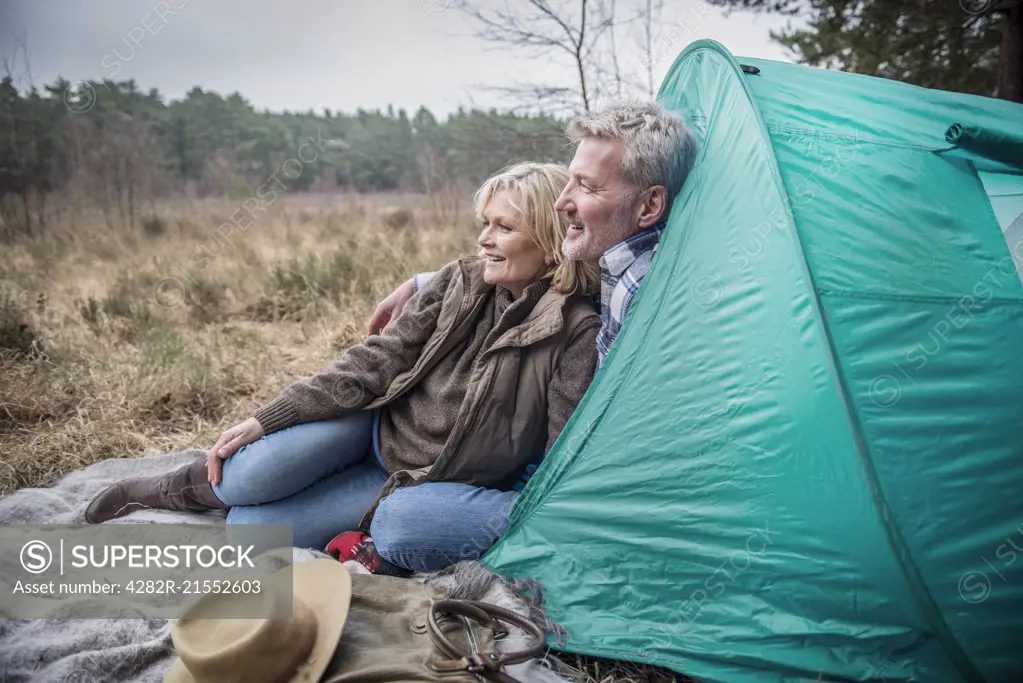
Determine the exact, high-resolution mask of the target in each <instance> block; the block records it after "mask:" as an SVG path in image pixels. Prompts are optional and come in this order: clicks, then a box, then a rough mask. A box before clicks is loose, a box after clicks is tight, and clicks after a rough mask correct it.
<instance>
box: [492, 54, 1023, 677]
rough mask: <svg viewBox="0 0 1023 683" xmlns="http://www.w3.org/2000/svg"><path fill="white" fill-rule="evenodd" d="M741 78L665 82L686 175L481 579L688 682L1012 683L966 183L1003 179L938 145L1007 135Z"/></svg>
mask: <svg viewBox="0 0 1023 683" xmlns="http://www.w3.org/2000/svg"><path fill="white" fill-rule="evenodd" d="M741 61H742V63H743V64H749V65H752V66H755V67H757V68H758V69H759V73H756V70H755V69H751V70H750V71H751V73H748V74H747V73H743V70H742V69H741V67H740V64H739V63H738V61H737V60H736V59H735V58H734V57H732V56H731V55H730V54H729V53H728V51H727V50H726V49H725V48H724V47H722V46H721V45H719V44H717V43H715V42H713V41H699V42H697V43H694V44H692V45H690V46H689V47H688V48H686V50H684V51H683V53H682V54H681V55H680V56H679V57H678V59H677V60H676V62H675V64H674V65H673V66H672V68H671V70H670V71H669V73H668V75H667V76H666V78H665V80H664V82H663V84H662V86H661V90H660V93H659V99H660V101H661V102H662V103H663V104H664V105H665V106H666V107H668V108H669V109H671V110H674V111H677V112H679V113H680V114H682V115H683V116H684V117H685V118H686V120H687V121H688V122H689V124H690V126H691V127H692V128H693V129H694V131H695V132H696V134H697V137H698V139H699V141H700V153H699V156H698V160H697V164H696V167H695V169H694V171H693V174H692V175H691V176H690V178H689V179H688V181H687V182H686V184H685V186H684V187H683V189H682V191H681V193H680V194H679V196H678V198H677V199H676V201H675V202H674V205H673V207H672V211H671V215H670V217H669V221H668V226H667V228H666V230H665V233H664V237H663V239H662V242H661V245H660V247H659V248H658V254H657V257H656V258H655V259H654V263H653V266H652V268H651V270H650V272H649V273H648V275H647V276H646V279H645V280H644V283H643V287H642V288H641V290H640V292H639V295H638V299H637V302H636V304H635V305H634V306H633V309H632V311H631V312H630V314H629V320H628V323H627V324H626V325H625V327H624V328H623V331H622V333H621V334H620V335H619V337H618V339H617V340H616V342H615V344H614V346H613V347H612V349H611V353H610V355H609V357H608V359H607V361H606V363H605V364H604V366H603V367H602V368H601V370H600V371H599V372H598V373H597V376H596V377H595V379H594V382H593V384H592V385H591V387H590V390H589V391H588V392H587V394H586V396H585V397H584V399H583V401H582V403H581V404H580V406H579V408H578V409H577V410H576V412H575V414H574V415H573V416H572V419H571V420H570V422H569V424H568V425H567V426H566V428H565V430H564V432H563V433H562V435H561V438H560V439H559V440H558V442H557V444H555V446H554V448H553V449H552V451H551V452H550V453H549V454H548V456H547V458H546V459H545V460H544V462H543V464H542V465H541V466H540V468H539V469H538V470H537V472H536V474H535V475H534V476H533V478H532V479H531V480H530V483H529V485H528V486H527V487H526V489H525V490H524V491H523V494H522V496H521V497H520V499H519V501H518V503H517V504H516V506H515V508H514V509H513V511H512V515H511V520H510V522H509V526H508V529H507V531H506V532H505V534H504V535H503V537H502V538H501V540H500V541H499V542H498V543H497V544H496V545H495V546H494V548H492V549H491V551H490V552H489V553H488V554H487V555H486V556H485V557H484V562H485V563H486V564H488V565H489V566H490V567H492V568H493V569H495V570H496V571H498V572H500V573H502V574H505V575H511V576H528V577H532V578H536V579H539V580H540V581H541V582H542V583H543V585H544V587H545V591H546V594H547V598H548V601H549V609H550V615H551V617H552V618H554V619H555V620H557V621H559V622H560V623H561V624H562V625H563V626H565V627H566V629H567V630H568V633H569V636H568V638H567V640H566V641H565V642H564V643H561V644H560V647H562V648H563V649H565V650H568V651H571V652H578V653H581V654H591V655H598V656H604V657H612V658H617V659H624V660H630V661H640V662H648V663H654V664H658V665H662V666H666V667H669V668H671V669H674V670H676V671H679V672H682V673H685V674H687V675H690V676H692V677H694V678H696V679H697V680H704V681H728V682H729V683H731V682H739V683H742V682H745V681H827V680H885V681H943V682H946V681H992V682H993V681H1015V680H1021V674H1023V653H1021V652H1020V651H1019V648H1018V641H1019V635H1020V633H1023V621H1021V617H1020V615H1021V614H1023V557H1020V558H1017V553H1016V551H1021V553H1023V496H1020V492H1019V491H1020V490H1019V486H1020V482H1021V481H1023V440H1021V428H1023V410H1021V408H1020V405H1019V400H1018V397H1019V395H1020V392H1021V390H1023V364H1020V363H1019V358H1020V354H1021V351H1023V285H1021V284H1020V280H1019V279H1018V278H1017V277H1016V273H1015V268H1014V265H1013V258H1012V253H1011V248H1012V247H1011V245H1009V244H1007V242H1006V239H1005V237H1004V236H1003V233H1002V230H1001V227H1000V225H999V221H998V219H997V218H996V216H995V213H994V209H993V207H992V201H991V200H990V198H989V197H988V194H987V192H986V191H985V186H984V183H983V182H982V181H981V179H980V177H979V176H978V173H980V172H985V173H1007V172H1008V173H1010V174H1023V160H1019V162H1020V163H1019V164H1018V165H1017V166H1013V165H1012V163H1009V164H1007V163H1006V161H1005V160H1004V159H989V158H987V157H985V156H983V155H980V154H977V153H976V152H975V151H974V152H965V151H964V150H959V149H954V150H951V152H950V150H949V145H948V143H947V142H946V140H945V139H944V136H945V132H946V130H947V129H948V128H949V126H950V125H952V124H954V123H957V122H968V123H969V126H971V127H974V128H976V129H980V130H985V131H990V132H991V134H992V135H996V136H997V135H1000V134H1003V133H1004V136H1005V137H1013V136H1016V137H1018V136H1019V135H1020V131H1021V126H1023V107H1021V106H1020V105H1018V104H1012V103H1007V102H1000V101H995V100H990V99H986V98H981V97H972V96H965V95H958V94H953V93H945V92H939V91H933V90H926V89H922V88H917V87H914V86H909V85H906V84H901V83H896V82H892V81H885V80H881V79H875V78H870V77H865V76H859V75H854V74H846V73H838V72H831V71H824V70H818V69H811V68H808V67H803V66H796V65H790V64H783V63H776V62H770V61H765V60H749V59H742V60H741ZM1011 161H1012V160H1010V162H1011ZM1021 248H1023V247H1021Z"/></svg>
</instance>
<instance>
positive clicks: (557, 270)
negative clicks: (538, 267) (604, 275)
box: [473, 162, 600, 294]
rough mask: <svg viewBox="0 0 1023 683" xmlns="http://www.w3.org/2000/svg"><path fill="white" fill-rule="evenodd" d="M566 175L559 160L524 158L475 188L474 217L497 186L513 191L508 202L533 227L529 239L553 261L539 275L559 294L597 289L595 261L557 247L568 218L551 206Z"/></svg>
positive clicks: (565, 229)
mask: <svg viewBox="0 0 1023 683" xmlns="http://www.w3.org/2000/svg"><path fill="white" fill-rule="evenodd" d="M569 177H570V176H569V173H568V169H567V168H566V167H565V166H562V165H561V164H539V163H533V162H525V163H521V164H513V165H512V166H508V167H506V168H504V169H503V170H501V171H500V172H498V173H497V174H495V175H493V176H491V177H490V178H488V179H487V181H486V182H484V183H483V185H482V186H481V187H480V189H478V190H477V191H476V194H475V196H474V197H473V200H474V202H475V205H476V217H477V218H480V219H481V220H482V219H483V210H484V209H486V207H487V204H489V203H490V200H491V199H492V198H493V197H494V195H495V194H497V193H498V192H500V191H501V190H509V191H511V192H513V193H515V194H516V195H517V196H514V197H511V198H509V202H510V203H511V205H512V206H514V207H515V208H516V209H518V210H519V212H520V213H521V214H522V217H523V219H524V220H525V222H526V225H528V226H530V227H531V228H532V229H533V241H534V242H536V244H537V245H538V246H539V247H540V248H541V249H543V253H544V258H545V260H547V261H549V262H550V263H552V264H553V265H551V267H550V268H548V269H547V272H546V273H544V275H543V277H544V278H551V288H552V289H554V291H556V292H561V293H562V294H596V293H597V292H598V291H599V290H600V269H599V268H597V266H596V264H592V263H586V262H585V261H573V260H570V259H568V258H567V257H566V256H565V255H564V254H563V253H562V251H561V244H562V242H564V241H565V235H566V234H568V218H567V217H566V216H565V214H563V213H560V212H558V211H555V210H554V203H555V202H556V201H557V200H558V196H559V195H561V191H562V190H563V189H564V187H565V185H567V184H568V180H569Z"/></svg>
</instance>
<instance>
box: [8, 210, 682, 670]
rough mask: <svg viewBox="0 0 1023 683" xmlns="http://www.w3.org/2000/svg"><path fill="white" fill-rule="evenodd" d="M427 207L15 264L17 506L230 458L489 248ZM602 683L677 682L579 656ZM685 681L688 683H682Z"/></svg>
mask: <svg viewBox="0 0 1023 683" xmlns="http://www.w3.org/2000/svg"><path fill="white" fill-rule="evenodd" d="M427 206H428V202H427V201H426V200H425V199H424V198H418V197H397V198H396V197H384V198H377V197H344V198H340V197H324V196H308V197H294V196H292V197H288V199H287V200H286V201H283V200H282V201H279V202H277V204H276V205H275V206H274V207H272V208H271V210H270V211H269V212H267V213H266V214H263V215H261V216H260V217H259V218H258V220H257V221H256V222H255V223H253V224H251V225H249V226H248V227H247V228H246V229H245V231H244V232H242V231H240V230H235V232H234V233H233V234H231V235H229V236H228V237H227V238H226V239H225V238H222V237H220V236H219V235H218V233H217V226H220V225H222V224H223V223H224V222H225V221H227V220H228V219H229V217H230V216H231V214H232V213H233V212H235V211H236V210H237V209H238V208H240V205H239V203H238V202H226V201H223V202H219V201H200V202H196V201H185V200H181V201H178V202H169V203H166V204H161V205H156V206H154V207H152V209H151V210H150V211H149V212H148V213H147V214H146V215H145V216H143V217H142V218H141V219H140V225H139V227H138V228H137V229H136V230H131V231H124V232H121V233H112V232H110V231H109V230H107V229H106V228H104V227H102V226H103V221H102V220H100V219H99V218H98V217H97V218H96V219H94V220H90V219H88V218H81V217H79V218H78V220H77V222H76V223H75V224H74V225H67V226H61V227H57V228H53V229H51V232H50V234H49V235H48V236H47V237H46V238H45V239H36V240H27V241H23V242H20V243H16V244H13V245H4V246H3V249H2V255H0V378H2V379H0V464H2V467H0V495H6V494H7V493H10V492H12V491H14V490H16V489H18V488H20V487H24V486H36V485H39V484H43V483H45V482H48V481H50V480H52V479H54V478H56V477H58V476H60V475H62V474H65V473H67V472H70V471H73V470H76V469H79V468H81V467H83V466H85V465H88V464H89V463H92V462H96V461H98V460H102V459H105V458H126V457H137V456H140V455H144V454H150V453H158V452H166V451H170V450H177V449H182V448H188V447H196V446H198V447H202V446H204V445H208V444H212V443H213V442H214V441H215V440H216V438H217V436H218V435H219V434H220V432H221V431H223V430H224V429H225V428H227V427H229V426H231V425H233V424H235V423H236V422H238V421H240V420H242V419H244V418H245V417H246V416H248V415H250V414H251V412H252V410H253V409H254V408H255V407H257V406H259V405H261V404H263V403H265V402H266V401H268V400H269V399H271V398H273V397H274V396H275V395H276V393H277V391H279V389H280V388H281V387H283V386H285V385H286V384H287V383H289V382H291V381H293V380H294V379H296V378H299V377H304V376H308V375H309V374H311V373H313V372H315V371H317V370H318V369H319V368H321V367H322V366H323V365H325V364H326V363H328V362H330V361H331V360H332V359H334V358H336V357H337V355H338V353H339V352H340V351H341V350H342V349H344V348H346V347H347V346H349V345H351V344H353V343H357V342H359V341H361V340H362V338H363V337H364V330H365V324H366V321H367V319H368V317H369V315H370V313H371V312H372V310H373V307H374V305H375V303H376V302H377V301H379V300H380V299H381V298H382V297H383V296H384V295H386V294H387V293H389V292H390V291H391V290H392V289H393V288H394V287H395V286H396V285H397V284H398V283H400V282H402V281H403V280H405V279H406V278H407V277H408V276H409V275H411V274H412V273H415V272H419V271H422V270H433V269H435V268H436V267H438V266H439V265H441V264H443V263H445V262H447V261H449V260H451V259H453V258H456V257H458V256H460V255H463V254H468V253H472V252H473V251H474V240H475V228H474V227H473V222H474V221H473V220H472V217H471V216H470V215H469V214H468V213H467V212H466V209H465V208H463V211H462V213H461V214H455V213H454V212H449V213H448V214H447V216H445V217H438V216H436V215H431V213H430V211H429V210H428V208H427ZM562 658H563V659H565V661H567V662H569V663H570V664H573V665H575V666H577V667H580V668H582V669H584V670H585V671H586V672H587V673H588V674H589V675H590V676H591V679H592V680H594V681H601V682H602V683H605V682H609V681H633V680H635V681H638V680H658V681H670V680H676V679H674V678H673V677H671V676H670V674H667V673H665V672H663V670H657V669H653V668H641V667H633V666H630V665H621V664H616V663H612V662H606V661H603V660H597V659H592V658H579V657H574V656H571V655H562ZM679 680H681V679H679Z"/></svg>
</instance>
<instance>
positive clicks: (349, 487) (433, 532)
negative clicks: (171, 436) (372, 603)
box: [213, 412, 518, 571]
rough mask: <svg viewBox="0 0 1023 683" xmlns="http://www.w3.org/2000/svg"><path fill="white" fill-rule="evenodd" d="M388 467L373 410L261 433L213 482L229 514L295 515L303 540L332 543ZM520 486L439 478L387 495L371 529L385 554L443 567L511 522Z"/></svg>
mask: <svg viewBox="0 0 1023 683" xmlns="http://www.w3.org/2000/svg"><path fill="white" fill-rule="evenodd" d="M387 476H388V475H387V471H386V470H385V469H384V467H383V465H382V463H381V462H380V461H379V459H378V457H377V455H376V453H375V452H374V449H373V413H370V412H359V413H354V414H352V415H348V416H345V417H342V418H338V419H336V420H323V421H319V422H307V423H305V424H300V425H296V426H294V427H289V428H287V429H282V430H281V431H279V432H274V433H273V434H269V435H267V436H264V437H263V438H261V439H259V440H258V441H254V442H253V443H250V444H248V445H246V446H244V447H243V448H241V449H240V450H239V451H238V452H237V453H235V454H234V455H232V456H231V457H230V458H228V459H227V460H225V461H224V468H223V475H222V477H221V481H220V483H219V484H216V485H214V486H213V491H214V492H215V493H216V494H217V497H218V498H220V500H221V501H223V502H224V504H225V505H228V506H230V510H229V511H228V514H227V523H228V524H291V525H292V527H293V530H294V536H293V543H294V545H296V546H298V547H301V548H319V549H322V548H324V547H325V546H326V545H327V543H329V542H330V539H331V538H333V537H334V536H336V535H337V534H339V533H341V532H343V531H348V530H350V529H355V528H357V527H358V525H359V522H360V521H361V519H362V517H363V515H364V514H365V513H366V510H368V509H369V506H370V505H371V504H372V502H373V500H374V499H375V498H376V496H377V494H378V493H379V492H380V489H381V487H382V486H383V484H384V482H385V481H387ZM517 495H518V494H516V493H515V492H513V491H494V490H490V489H482V488H478V487H475V486H469V485H467V484H455V483H447V482H436V483H429V484H422V485H420V486H417V487H413V488H407V489H399V490H398V491H396V492H394V493H393V494H391V495H390V496H387V497H386V498H384V499H383V500H382V501H381V503H380V506H379V507H378V508H377V512H376V514H375V515H374V518H373V523H372V525H371V528H370V534H371V535H372V536H373V540H374V541H375V543H376V545H377V550H378V551H379V553H380V555H381V557H383V558H384V559H386V560H388V561H390V562H392V563H394V564H396V565H398V566H400V567H405V568H406V569H411V570H414V571H433V570H436V569H441V568H443V567H445V566H447V565H449V564H451V563H453V562H457V561H458V560H464V559H475V558H477V557H479V556H481V555H482V554H483V553H484V552H485V551H486V550H487V549H488V548H489V547H490V546H491V545H492V544H493V543H494V541H496V540H497V538H498V536H500V535H501V533H502V532H503V531H504V529H505V526H506V525H507V520H508V513H509V512H510V511H511V507H512V505H513V504H514V502H515V498H516V497H517Z"/></svg>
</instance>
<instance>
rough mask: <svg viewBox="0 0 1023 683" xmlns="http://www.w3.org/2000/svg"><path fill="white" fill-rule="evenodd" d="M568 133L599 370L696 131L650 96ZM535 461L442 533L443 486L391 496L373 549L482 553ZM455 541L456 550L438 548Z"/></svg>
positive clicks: (395, 553)
mask: <svg viewBox="0 0 1023 683" xmlns="http://www.w3.org/2000/svg"><path fill="white" fill-rule="evenodd" d="M567 133H568V136H569V138H570V139H571V140H572V141H574V142H577V143H578V146H577V147H576V151H575V156H574V158H573V159H572V162H571V164H570V166H569V171H570V172H571V179H570V180H569V182H568V185H566V186H565V189H564V190H563V191H562V192H561V196H560V197H558V200H557V203H556V204H555V205H554V208H555V209H557V210H558V211H561V212H564V213H565V214H566V216H567V217H568V219H569V223H570V225H571V227H570V229H569V231H568V235H567V236H566V237H565V241H564V243H563V245H562V251H563V252H564V254H565V256H567V257H568V258H571V259H578V260H583V261H591V262H592V261H595V262H597V263H599V265H600V271H601V292H600V318H601V328H600V332H599V334H598V336H597V358H598V360H597V364H598V367H599V366H600V365H602V364H603V363H604V361H605V359H606V358H607V355H608V352H609V351H610V350H611V346H612V344H614V340H615V338H616V337H617V336H618V333H619V331H620V330H621V327H622V324H623V323H624V322H625V320H626V316H627V315H628V312H629V307H630V306H631V305H632V302H633V299H634V297H635V295H636V292H637V291H638V290H639V286H640V284H641V282H642V281H643V276H645V275H646V273H647V270H648V269H649V268H650V264H651V262H652V261H653V258H654V254H655V252H656V249H657V244H658V242H659V241H660V238H661V233H662V231H663V230H664V224H665V221H666V220H667V217H668V213H669V211H670V210H671V203H672V201H673V200H674V198H675V196H676V195H677V194H678V192H679V190H680V189H681V188H682V185H683V183H684V182H685V180H686V178H687V176H688V175H689V172H690V170H691V169H692V167H693V163H694V161H695V159H696V138H695V136H694V135H693V133H692V131H691V130H690V129H689V128H688V127H687V126H686V124H685V122H684V121H683V120H682V118H681V117H680V116H678V115H677V114H674V113H672V112H669V111H668V110H667V109H665V108H664V107H662V106H661V105H660V104H657V103H654V102H648V103H627V104H620V105H615V106H611V107H608V108H606V109H604V110H602V111H599V112H597V113H593V114H585V115H582V116H578V117H576V118H574V119H572V120H571V121H570V122H569V124H568V130H567ZM431 276H432V273H422V274H419V275H416V276H415V277H413V278H412V279H410V280H409V281H408V282H405V283H404V284H402V285H401V286H400V287H398V289H397V290H395V291H394V292H393V293H391V294H390V295H389V296H388V297H387V298H386V299H384V301H382V302H381V303H380V305H379V306H377V309H376V311H375V312H374V313H373V316H372V318H371V320H370V322H369V326H368V331H369V333H370V334H375V333H377V332H379V331H380V330H382V329H383V328H384V327H385V326H386V325H387V324H388V323H389V322H390V321H391V320H392V319H393V318H394V317H396V316H397V314H398V313H399V312H400V311H401V309H402V307H403V306H404V305H405V302H407V301H408V300H409V299H410V298H411V297H412V296H413V295H414V294H415V292H416V291H417V289H418V288H419V287H420V286H422V284H423V283H424V282H425V281H426V280H427V278H429V277H431ZM538 464H539V462H537V463H534V464H533V465H531V466H530V468H529V470H528V471H527V473H526V475H524V477H523V479H522V480H521V481H520V482H519V484H518V485H517V486H516V487H515V490H513V491H489V490H480V491H477V492H471V493H478V494H479V495H469V496H466V497H465V498H464V503H465V504H463V505H460V506H459V508H458V509H457V510H455V509H453V510H449V511H447V512H446V513H443V514H442V517H443V519H442V520H440V522H441V523H438V524H436V525H435V531H433V532H431V533H436V534H437V535H438V538H437V539H430V538H423V537H422V535H421V534H422V528H423V527H422V524H419V523H417V521H418V519H417V518H418V516H419V513H418V510H420V509H422V507H423V506H425V505H426V503H427V501H429V500H430V498H431V494H430V488H431V487H432V486H437V485H438V484H429V483H428V484H423V485H420V486H416V487H412V488H406V489H401V490H399V491H397V492H395V493H393V494H391V495H390V496H388V497H387V498H385V499H384V501H383V502H382V503H381V506H380V509H379V510H378V512H377V520H378V521H379V522H380V523H377V522H374V527H375V528H374V530H373V531H374V539H372V540H373V542H374V544H375V551H376V552H377V553H379V556H380V557H381V558H383V559H384V560H387V561H388V562H390V563H393V564H396V565H399V566H401V567H405V568H406V569H410V570H416V571H430V570H436V569H440V568H442V567H443V566H446V565H447V564H451V563H454V562H457V561H459V560H465V559H476V558H477V557H479V556H481V555H482V554H483V553H484V552H485V551H486V550H487V549H488V548H489V547H490V546H491V545H492V544H493V543H494V541H496V540H497V538H498V537H499V536H500V535H501V533H503V532H504V529H505V527H506V525H507V520H508V514H509V512H510V511H511V508H512V505H513V504H514V503H515V500H516V498H517V497H518V491H519V490H521V488H522V487H523V486H524V485H525V480H526V479H527V478H528V476H529V475H531V474H532V471H533V470H535V468H536V465H538ZM441 485H444V486H452V485H453V484H441ZM431 505H432V503H431ZM432 514H434V515H436V514H437V513H432ZM467 519H472V520H476V521H475V522H474V523H473V525H472V528H473V529H474V530H475V533H476V534H477V537H470V532H469V531H468V530H467V527H466V524H465V520H467ZM481 521H484V523H483V524H480V522H481ZM481 527H482V528H485V529H486V530H487V532H486V533H485V534H484V535H485V536H486V537H485V538H480V537H478V535H479V533H480V531H479V530H480V528H481ZM417 533H418V534H419V535H416V534H417ZM461 539H464V540H461ZM452 541H455V542H454V543H452ZM459 543H461V546H460V550H459V552H458V553H457V554H456V555H454V556H451V555H450V554H449V553H448V554H443V555H441V554H438V553H437V552H436V549H438V548H452V547H459Z"/></svg>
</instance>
